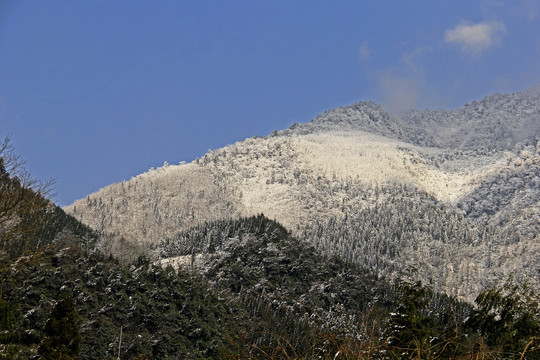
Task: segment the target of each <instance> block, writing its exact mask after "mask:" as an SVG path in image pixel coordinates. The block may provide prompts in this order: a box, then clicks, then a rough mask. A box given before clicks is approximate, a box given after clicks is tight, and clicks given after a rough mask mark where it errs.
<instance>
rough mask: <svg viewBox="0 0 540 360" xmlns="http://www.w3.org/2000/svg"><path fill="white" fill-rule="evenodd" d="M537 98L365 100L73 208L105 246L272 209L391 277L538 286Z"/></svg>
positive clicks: (310, 236) (477, 286) (149, 241)
mask: <svg viewBox="0 0 540 360" xmlns="http://www.w3.org/2000/svg"><path fill="white" fill-rule="evenodd" d="M539 105H540V96H539V95H538V92H537V91H527V92H521V93H515V94H512V95H510V94H495V95H491V96H488V97H486V98H484V99H483V100H481V101H474V102H472V103H470V104H467V105H465V106H464V107H463V108H460V109H456V110H451V111H445V110H437V111H431V110H425V111H409V112H406V113H404V114H401V115H399V116H397V115H392V114H390V113H388V112H386V111H385V110H384V109H383V108H382V107H381V106H379V105H376V104H374V103H371V102H361V103H356V104H353V105H351V106H347V107H342V108H337V109H333V110H330V111H328V112H326V113H324V114H322V115H319V116H318V117H317V118H315V119H314V120H312V121H311V122H309V123H305V124H293V125H292V126H291V127H290V128H288V129H285V130H283V131H279V132H278V131H275V132H274V133H273V134H272V135H269V136H266V137H253V138H249V139H246V140H244V141H241V142H237V143H235V144H232V145H229V146H226V147H224V148H221V149H217V150H214V151H210V152H209V153H207V154H206V155H204V156H203V157H202V158H201V159H197V160H195V161H194V162H192V163H189V164H185V163H184V164H180V165H168V164H165V165H164V166H163V167H159V168H157V169H151V170H149V171H148V172H146V173H144V174H141V175H139V176H136V177H134V178H132V179H131V180H129V181H124V182H122V183H117V184H112V185H110V186H107V187H105V188H103V189H101V190H99V191H98V192H96V193H93V194H91V195H89V196H87V197H86V198H85V199H81V200H79V201H76V202H75V203H74V204H72V205H70V206H68V207H66V208H65V210H66V211H67V212H68V213H70V214H71V215H73V216H74V217H75V218H77V219H79V220H80V221H81V222H83V223H85V224H87V225H89V226H90V227H92V228H94V229H97V230H98V231H101V232H103V233H105V234H107V235H108V236H109V240H107V241H105V242H103V243H102V247H103V248H107V249H111V248H113V247H114V244H117V243H118V242H123V243H129V244H137V246H139V247H140V248H141V249H143V250H141V251H144V249H145V248H147V247H150V246H152V245H155V244H159V243H161V242H162V241H164V240H166V239H172V238H174V237H175V236H177V234H178V233H179V232H181V231H186V230H188V229H190V228H192V227H194V226H198V225H200V224H202V223H204V222H206V221H216V220H223V219H236V218H239V217H248V216H254V215H256V214H264V215H265V216H266V217H268V218H270V219H275V220H276V221H278V222H279V223H281V224H283V225H284V226H285V227H286V228H287V229H290V230H291V231H292V234H293V236H295V237H297V238H299V239H300V240H301V241H306V242H308V243H310V244H312V245H314V246H315V247H316V248H318V249H320V250H322V251H323V252H324V253H326V254H338V255H340V256H342V257H343V258H344V259H346V261H348V262H351V263H354V264H358V265H361V266H364V267H366V268H368V269H370V270H371V271H374V272H375V273H377V274H379V275H380V276H384V277H387V278H388V279H395V278H400V277H401V276H402V274H403V273H405V272H408V271H410V270H414V273H415V276H416V278H417V279H418V280H422V281H423V282H425V283H432V284H433V286H434V287H435V289H436V290H438V291H444V292H446V293H448V294H452V295H456V296H458V297H460V298H462V299H466V300H468V301H472V300H473V299H474V298H475V297H476V295H477V294H478V293H479V292H480V291H482V290H483V289H486V288H487V287H490V286H493V285H495V284H502V283H503V282H504V281H505V280H506V279H507V278H508V277H509V276H510V275H513V276H514V277H515V278H516V279H521V280H528V281H530V282H532V283H533V285H534V286H539V284H538V283H537V282H538V276H537V275H538V271H539V267H538V264H539V263H540V262H539V260H540V255H539V254H540V243H539V241H538V234H539V230H540V222H539V220H538V219H539V215H540V214H539V204H538V199H539V198H540V149H539V144H538V138H539V137H540V106H539ZM160 256H161V257H168V255H167V254H161V255H160ZM171 256H172V254H171Z"/></svg>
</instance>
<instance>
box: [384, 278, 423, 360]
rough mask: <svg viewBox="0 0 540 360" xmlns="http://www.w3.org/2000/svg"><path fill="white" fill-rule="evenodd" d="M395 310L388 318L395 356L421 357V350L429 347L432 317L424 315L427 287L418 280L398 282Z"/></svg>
mask: <svg viewBox="0 0 540 360" xmlns="http://www.w3.org/2000/svg"><path fill="white" fill-rule="evenodd" d="M397 288H398V291H399V293H400V298H399V305H398V308H397V311H396V312H395V313H392V314H391V318H390V345H391V346H392V347H393V348H394V349H396V354H395V355H396V356H398V357H400V356H402V357H404V358H411V357H414V358H423V354H422V352H423V351H424V350H427V349H428V348H429V345H430V344H429V340H430V339H429V336H430V332H431V328H432V322H433V321H432V319H431V318H430V317H427V316H425V315H424V309H425V308H426V306H427V303H428V301H427V295H428V294H427V291H428V290H427V289H426V288H425V287H423V286H422V283H421V282H420V281H417V282H415V283H409V282H405V281H403V282H400V283H399V284H398V286H397Z"/></svg>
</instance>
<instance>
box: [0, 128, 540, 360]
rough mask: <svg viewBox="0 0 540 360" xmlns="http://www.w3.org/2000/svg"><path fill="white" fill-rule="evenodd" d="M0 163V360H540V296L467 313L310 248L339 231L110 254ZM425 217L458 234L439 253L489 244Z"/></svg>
mask: <svg viewBox="0 0 540 360" xmlns="http://www.w3.org/2000/svg"><path fill="white" fill-rule="evenodd" d="M0 150H1V151H0V242H1V252H0V281H1V286H0V358H1V359H30V358H36V359H167V358H169V359H334V360H336V359H411V358H413V359H460V358H461V359H480V358H482V359H540V337H539V334H540V305H539V302H540V301H539V296H538V292H537V290H536V289H535V287H532V286H528V284H527V282H524V281H522V280H521V279H520V280H519V281H518V280H516V279H512V278H508V279H507V280H506V281H505V283H504V284H503V285H496V286H492V287H490V288H487V289H485V290H483V291H481V292H480V293H479V295H478V296H477V297H476V299H475V301H474V302H473V303H470V302H465V301H463V300H461V299H459V298H457V297H454V296H452V294H447V293H443V292H440V291H437V290H436V289H434V288H433V286H432V284H429V283H427V282H422V281H419V280H418V276H417V272H418V271H420V270H419V269H414V268H412V267H411V268H409V269H406V271H404V272H403V273H401V274H400V276H399V277H394V278H391V277H387V276H385V274H381V273H377V272H376V271H374V268H373V266H371V265H370V264H369V263H363V262H362V261H351V259H348V258H347V257H344V256H343V255H344V253H339V252H337V253H336V252H329V251H322V250H321V248H322V247H321V246H315V245H314V244H317V243H321V244H324V243H329V242H336V241H339V240H338V239H339V238H340V237H341V238H343V236H342V235H341V234H340V233H339V228H340V226H339V224H326V225H324V226H322V228H320V230H317V229H318V227H313V230H312V232H305V233H304V236H303V239H300V238H298V237H296V236H294V235H293V231H292V230H289V229H287V228H286V227H284V226H282V225H281V224H280V223H278V222H276V221H274V220H271V219H269V218H268V217H266V216H264V215H263V214H259V215H256V216H247V217H243V216H238V217H236V218H231V219H222V220H213V221H208V222H204V223H200V224H198V225H195V226H191V227H188V228H186V229H179V231H177V232H176V234H174V236H170V237H163V239H162V240H161V241H159V242H156V243H153V245H152V247H151V251H149V252H146V253H144V254H140V255H137V254H138V251H139V250H140V249H138V248H136V247H135V245H132V244H130V243H129V242H127V241H126V242H125V243H124V245H123V247H122V246H117V247H116V248H115V251H114V252H113V251H111V249H112V245H110V242H111V241H112V240H111V238H110V236H111V235H110V234H109V235H107V234H104V233H102V232H100V231H98V230H94V229H91V228H90V227H88V226H86V225H83V224H82V223H80V222H79V221H78V220H76V219H75V218H74V217H73V216H71V215H68V214H66V213H65V212H64V210H62V209H61V208H59V207H58V206H56V205H54V203H52V201H51V200H49V198H48V193H49V192H48V190H49V189H50V185H49V184H47V183H43V182H39V181H36V180H33V179H32V178H31V176H30V175H29V174H28V173H27V172H26V171H25V170H24V167H23V165H22V162H21V161H20V159H19V158H18V157H17V156H16V155H15V153H14V150H13V148H12V146H11V143H10V142H9V139H7V140H6V141H4V143H3V145H2V148H1V149H0ZM401 190H402V191H406V190H405V189H401ZM410 201H411V203H406V204H404V206H409V207H410V206H413V205H414V197H413V198H412V200H410ZM418 211H420V210H418ZM396 212H399V209H396ZM375 213H376V214H377V213H378V214H380V215H378V216H375V217H374V219H376V218H377V217H379V218H381V219H382V218H385V217H388V218H393V219H395V221H401V222H403V224H402V226H401V227H403V229H404V233H403V234H404V235H403V236H406V234H407V231H413V230H407V229H408V227H407V226H409V227H411V229H413V228H414V226H416V225H415V223H414V219H412V218H411V219H409V218H407V217H405V218H398V217H397V215H396V214H393V213H392V210H388V209H387V208H384V209H382V208H381V209H379V210H377V208H375ZM432 213H435V214H439V215H437V216H438V217H440V219H441V220H437V221H440V222H444V221H451V222H452V224H456V225H453V229H454V232H455V233H444V234H443V233H440V232H438V233H437V228H436V226H435V227H434V228H433V229H428V231H429V232H430V233H432V234H433V236H437V237H440V238H441V239H442V240H441V241H444V242H450V243H452V242H453V241H459V242H471V243H473V242H474V241H476V237H478V236H480V235H479V234H481V233H479V234H472V235H470V234H462V235H456V234H460V231H465V230H463V229H462V228H461V227H460V225H459V221H460V219H459V216H458V215H457V214H452V213H447V212H445V210H444V209H442V210H441V209H437V207H436V206H435V205H434V207H433V209H432ZM416 216H417V217H421V216H422V213H421V212H420V213H418V214H417V215H416ZM444 219H450V220H444ZM343 221H359V219H356V218H351V219H346V220H343ZM436 224H437V222H436V223H435V225H436ZM316 226H319V225H317V224H316ZM485 231H488V232H489V231H492V230H489V229H488V230H485ZM331 234H335V235H331ZM359 236H368V234H360V235H359ZM371 236H377V235H376V234H372V235H371ZM309 237H312V238H313V241H306V240H305V238H309ZM456 238H457V239H458V240H456ZM107 241H108V242H107ZM501 241H503V240H501ZM104 244H105V245H106V244H109V245H110V246H105V245H104ZM347 246H349V247H350V246H354V245H353V244H351V245H347V244H344V248H346V249H349V248H347ZM380 246H381V249H382V250H380V251H384V252H391V251H393V250H392V248H391V245H390V244H388V245H385V244H384V243H381V245H380ZM349 250H350V251H368V250H367V249H364V250H360V249H357V250H355V249H353V248H350V249H349ZM349 250H347V252H348V251H349ZM122 251H126V252H130V253H132V254H133V256H124V257H122V256H118V255H119V254H120V253H121V252H122ZM345 253H346V252H345ZM494 261H495V260H494Z"/></svg>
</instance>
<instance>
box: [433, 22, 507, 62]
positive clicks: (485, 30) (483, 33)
mask: <svg viewBox="0 0 540 360" xmlns="http://www.w3.org/2000/svg"><path fill="white" fill-rule="evenodd" d="M505 33H506V27H505V26H504V24H503V23H501V22H497V21H493V22H480V23H477V24H473V23H470V22H466V21H462V22H461V23H459V24H458V25H457V26H456V27H455V28H454V29H450V30H447V31H446V32H445V36H444V39H445V41H446V42H448V43H454V44H457V45H460V46H461V48H462V50H463V51H464V52H466V53H468V54H471V55H479V54H480V53H482V52H483V51H485V50H487V49H489V48H490V47H492V46H493V45H495V44H497V43H499V42H500V40H501V36H502V35H503V34H505Z"/></svg>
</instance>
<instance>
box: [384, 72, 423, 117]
mask: <svg viewBox="0 0 540 360" xmlns="http://www.w3.org/2000/svg"><path fill="white" fill-rule="evenodd" d="M378 80H379V91H380V96H381V102H382V103H383V106H384V107H385V108H386V109H387V110H389V111H390V112H392V113H395V114H398V113H400V112H402V111H405V110H409V109H414V108H415V107H416V105H417V101H418V98H419V96H420V88H421V84H422V79H421V78H419V77H405V76H399V75H396V74H394V73H393V72H392V71H386V72H383V73H382V74H380V76H379V79H378Z"/></svg>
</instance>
